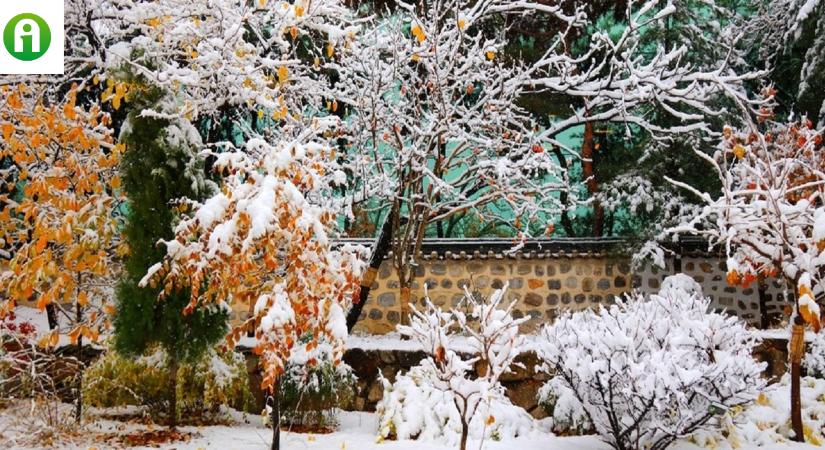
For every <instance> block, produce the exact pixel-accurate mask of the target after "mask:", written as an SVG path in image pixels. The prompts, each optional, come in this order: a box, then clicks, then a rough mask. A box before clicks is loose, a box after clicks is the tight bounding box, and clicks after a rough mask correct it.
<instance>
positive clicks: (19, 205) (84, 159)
mask: <svg viewBox="0 0 825 450" xmlns="http://www.w3.org/2000/svg"><path fill="white" fill-rule="evenodd" d="M115 90H117V88H115ZM76 102H77V91H76V88H72V90H71V91H70V92H69V93H68V94H67V95H66V96H65V98H64V100H63V103H62V104H51V105H47V104H45V103H44V102H43V101H42V100H41V96H40V95H38V93H37V92H34V90H33V89H31V88H29V87H27V86H25V85H20V86H16V87H5V88H3V89H2V90H1V91H0V129H1V130H2V134H3V140H2V141H0V159H6V160H10V161H12V162H13V165H12V166H11V168H9V169H4V170H5V171H4V172H3V173H2V174H3V175H4V176H3V177H0V219H2V220H0V250H5V251H6V252H7V253H8V254H9V255H10V259H9V260H8V262H7V263H5V264H7V267H6V269H8V270H6V271H0V272H2V275H0V291H1V292H4V293H5V294H6V295H5V297H4V298H3V299H2V300H3V303H2V304H0V317H2V316H4V315H5V314H7V313H8V312H10V311H12V310H13V309H14V307H15V305H16V304H17V303H19V302H27V301H32V302H34V303H35V304H36V305H37V307H38V308H40V309H45V308H46V306H47V305H50V304H54V305H55V306H56V307H58V308H72V309H73V312H72V314H66V316H68V317H72V318H73V319H75V320H74V322H75V323H73V325H72V328H71V329H70V330H62V331H63V332H66V333H67V334H68V336H69V337H70V339H71V340H72V341H76V340H77V339H78V338H80V337H81V336H83V337H86V338H88V339H91V340H92V341H94V340H97V338H98V336H99V335H100V331H101V327H106V326H108V320H107V319H106V314H105V311H104V310H103V305H101V304H100V302H99V301H98V299H99V298H101V297H102V295H101V291H100V289H101V283H100V282H99V281H100V279H101V278H103V277H108V276H111V275H112V271H113V257H114V255H115V254H116V252H115V251H114V250H115V248H116V247H117V245H118V243H119V235H118V228H117V223H116V221H115V218H114V217H115V215H114V214H113V211H114V210H115V208H117V207H118V205H119V203H120V201H121V199H120V193H119V192H118V191H119V187H120V180H119V178H118V177H117V174H116V168H117V165H118V163H119V161H120V157H121V154H122V153H123V150H124V149H123V147H122V146H119V145H117V144H116V143H115V142H114V139H113V137H112V135H111V131H110V129H109V128H108V124H109V117H108V115H106V114H105V113H103V112H102V111H101V110H100V109H99V108H98V107H97V106H93V107H91V108H89V109H85V108H82V107H79V106H78V105H77V104H76ZM3 182H5V183H3ZM93 300H94V301H93ZM92 303H94V305H92ZM93 306H94V307H93ZM78 311H81V312H88V313H86V314H83V313H82V314H80V316H81V317H84V319H83V320H80V321H77V320H76V317H78V315H77V312H78ZM57 341H58V338H57V337H56V336H48V337H47V338H46V339H45V340H43V342H42V343H43V344H44V345H56V343H57Z"/></svg>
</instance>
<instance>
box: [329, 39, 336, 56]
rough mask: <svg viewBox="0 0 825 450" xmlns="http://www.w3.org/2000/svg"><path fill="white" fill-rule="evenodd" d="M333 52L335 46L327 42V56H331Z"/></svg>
mask: <svg viewBox="0 0 825 450" xmlns="http://www.w3.org/2000/svg"><path fill="white" fill-rule="evenodd" d="M334 53H335V46H334V45H332V42H330V43H328V44H327V58H332V55H333V54H334Z"/></svg>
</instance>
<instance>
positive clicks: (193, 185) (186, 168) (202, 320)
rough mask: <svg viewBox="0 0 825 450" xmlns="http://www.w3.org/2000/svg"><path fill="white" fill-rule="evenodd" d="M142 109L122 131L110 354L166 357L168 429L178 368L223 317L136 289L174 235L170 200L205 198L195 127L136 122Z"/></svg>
mask: <svg viewBox="0 0 825 450" xmlns="http://www.w3.org/2000/svg"><path fill="white" fill-rule="evenodd" d="M146 97H150V98H148V99H147V98H146ZM151 97H152V96H151V95H147V96H145V97H144V98H143V99H142V100H141V101H140V102H141V103H143V102H147V101H151ZM155 97H157V96H155ZM132 106H140V105H132ZM143 109H144V108H142V107H135V108H134V109H133V111H134V112H132V113H131V114H130V115H129V117H128V119H127V122H126V125H125V126H124V129H123V131H122V132H121V142H123V143H125V144H126V149H127V150H126V153H125V154H124V158H123V162H122V164H121V168H120V171H121V178H122V180H123V188H124V190H125V193H126V196H127V199H128V212H127V213H126V225H125V229H124V235H125V239H126V242H127V243H128V245H129V248H130V253H129V255H128V256H127V257H126V260H125V268H126V276H125V277H124V279H123V280H122V281H121V283H120V284H119V286H118V289H117V298H118V307H117V313H116V316H115V349H116V350H117V351H118V352H120V353H122V354H124V355H133V356H138V355H140V354H142V353H144V352H145V351H146V350H147V349H148V348H150V347H152V346H154V345H159V346H160V347H161V348H162V349H163V350H164V351H165V353H166V355H167V358H168V360H167V361H166V362H167V367H168V369H169V381H168V382H169V402H168V407H169V410H168V415H169V424H170V426H171V427H173V428H174V427H175V426H176V424H177V395H176V385H177V381H176V380H177V371H178V367H179V365H180V364H181V363H187V362H193V361H195V360H197V359H199V358H200V357H202V356H203V355H204V353H205V352H206V351H207V350H208V349H209V348H211V347H212V346H214V345H215V344H216V343H217V342H218V341H219V340H220V339H221V338H222V337H223V336H224V335H225V333H226V331H227V328H228V318H229V312H228V311H227V310H225V309H221V308H219V307H211V308H201V307H199V308H195V309H194V311H193V312H191V313H189V314H184V308H185V307H186V306H187V304H188V303H189V299H190V293H189V292H188V291H186V290H181V291H179V292H175V293H173V294H171V295H169V296H167V297H165V298H164V299H163V300H158V294H159V292H160V289H161V288H162V287H158V288H151V287H140V286H139V283H140V280H141V279H142V278H143V277H144V275H146V273H147V270H148V269H149V268H150V267H151V266H152V265H153V264H155V263H157V262H159V261H162V260H163V256H164V254H165V251H166V250H165V248H163V246H162V245H160V246H159V245H158V241H159V240H161V239H164V240H168V239H171V238H172V237H173V236H174V233H173V226H174V223H175V221H176V212H175V208H174V207H173V204H172V203H173V202H174V200H176V199H179V198H182V197H186V198H190V199H198V198H202V197H203V196H204V194H205V193H206V192H205V191H206V183H205V182H204V179H203V176H202V173H203V165H202V163H201V162H200V161H198V159H197V157H196V149H194V148H192V147H191V145H192V144H193V143H192V139H193V137H192V136H193V134H194V135H197V133H196V132H195V130H194V128H191V125H189V124H188V123H176V122H173V121H169V120H164V119H158V118H152V117H142V116H141V115H140V111H142V110H143Z"/></svg>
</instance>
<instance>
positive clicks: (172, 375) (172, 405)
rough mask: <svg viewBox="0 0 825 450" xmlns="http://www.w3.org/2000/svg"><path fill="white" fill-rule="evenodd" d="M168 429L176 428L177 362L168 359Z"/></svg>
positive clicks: (175, 359) (173, 359)
mask: <svg viewBox="0 0 825 450" xmlns="http://www.w3.org/2000/svg"><path fill="white" fill-rule="evenodd" d="M168 375H169V380H167V381H168V383H169V428H170V429H172V430H174V429H175V428H176V427H177V426H178V360H177V358H174V357H172V358H169V374H168Z"/></svg>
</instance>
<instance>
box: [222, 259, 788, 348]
mask: <svg viewBox="0 0 825 450" xmlns="http://www.w3.org/2000/svg"><path fill="white" fill-rule="evenodd" d="M480 247H482V248H483V246H480ZM567 247H570V246H567ZM665 262H666V267H665V268H664V269H657V268H654V267H650V266H648V267H645V268H643V269H641V270H637V271H633V270H632V269H631V264H630V259H629V258H628V257H626V256H621V255H620V254H619V253H618V252H604V251H587V252H578V251H575V250H574V251H564V250H562V251H552V252H551V251H544V252H537V251H525V252H521V253H516V254H513V255H507V254H504V253H502V252H500V251H498V252H497V251H486V252H479V251H475V252H465V251H461V252H451V251H432V252H429V253H427V254H425V255H424V257H423V258H422V259H421V260H420V261H419V265H418V266H417V268H416V276H415V281H414V283H413V289H412V298H413V300H414V302H415V306H416V307H419V308H420V307H421V306H422V305H423V303H424V302H423V300H424V286H425V285H426V287H427V291H428V292H429V296H430V299H431V300H432V301H433V302H434V303H435V304H436V305H439V306H456V305H458V304H459V302H460V301H461V299H462V298H463V292H464V287H465V286H467V287H468V288H469V289H470V291H471V292H473V291H477V292H479V293H481V294H485V295H486V294H489V293H490V292H491V291H492V290H493V289H497V288H501V287H502V286H503V285H504V284H505V283H507V284H508V285H509V289H508V291H507V296H508V297H509V299H511V300H515V301H516V302H517V305H516V307H515V309H514V315H515V316H516V317H524V316H529V317H530V320H529V321H528V322H527V323H526V324H525V325H524V329H523V331H524V332H532V331H535V330H537V329H538V328H539V327H540V326H541V325H542V324H544V323H547V322H548V321H552V320H553V319H554V318H555V317H557V316H558V315H559V314H560V313H561V312H563V311H566V310H581V309H584V308H592V307H596V306H597V305H600V304H610V303H611V302H613V301H614V299H615V297H616V296H619V295H622V294H623V293H626V292H630V291H632V290H633V289H639V290H641V291H642V292H644V293H655V292H657V291H658V290H659V286H660V284H661V282H662V280H664V278H665V277H666V276H668V275H671V274H674V273H685V274H687V275H690V276H692V277H693V278H695V279H696V280H697V281H698V282H699V284H700V285H702V287H703V292H704V293H705V294H706V295H708V296H710V297H711V298H712V306H713V307H714V308H715V309H716V310H720V311H721V310H726V311H727V312H729V313H731V314H735V315H738V316H739V317H742V318H743V319H745V320H747V321H748V322H749V323H751V324H752V325H755V326H759V324H760V316H761V308H760V302H759V292H758V289H757V287H756V285H755V283H754V285H753V286H750V287H748V288H742V287H733V286H729V285H728V284H727V282H726V268H725V262H724V260H723V259H721V258H719V257H713V256H708V255H693V256H682V257H678V258H669V259H667V260H666V261H665ZM782 292H783V287H782V286H781V284H780V283H778V282H777V281H775V280H772V281H771V282H770V283H769V285H768V286H767V290H766V292H764V300H765V310H766V313H767V314H768V315H769V316H770V317H772V318H773V319H776V318H777V317H780V316H781V315H782V309H783V307H784V305H785V303H784V301H783V298H784V297H783V294H782ZM399 298H400V292H399V287H398V279H397V276H396V273H395V270H394V269H393V267H392V262H391V260H389V259H387V260H385V261H384V263H383V264H382V265H381V267H380V269H379V271H378V275H377V277H376V280H375V282H374V283H373V285H372V289H371V291H370V296H369V299H368V300H367V304H366V305H365V307H364V310H363V312H362V315H361V318H360V320H359V322H358V324H357V325H356V327H355V332H356V333H363V334H385V333H388V332H391V331H394V330H395V327H396V325H398V323H399V321H400V319H401V304H400V301H399ZM249 307H250V306H249V305H245V304H236V305H235V319H236V320H238V319H245V318H246V317H248V316H249V312H250V311H249Z"/></svg>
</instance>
